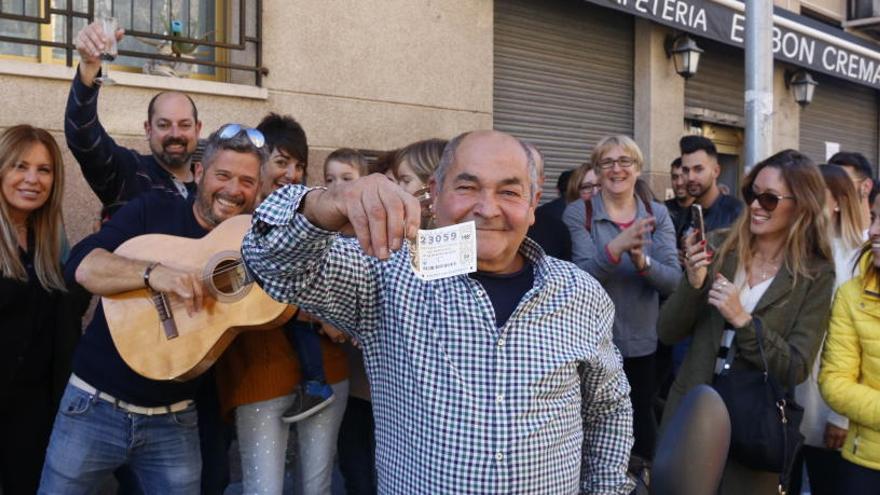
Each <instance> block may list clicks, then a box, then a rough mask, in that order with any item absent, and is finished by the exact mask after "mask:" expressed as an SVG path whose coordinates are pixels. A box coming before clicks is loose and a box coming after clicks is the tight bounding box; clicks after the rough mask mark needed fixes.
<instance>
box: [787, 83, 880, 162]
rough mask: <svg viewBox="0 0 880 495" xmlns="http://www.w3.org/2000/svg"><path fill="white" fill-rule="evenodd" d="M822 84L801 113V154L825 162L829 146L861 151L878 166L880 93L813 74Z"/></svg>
mask: <svg viewBox="0 0 880 495" xmlns="http://www.w3.org/2000/svg"><path fill="white" fill-rule="evenodd" d="M813 77H815V78H816V81H817V82H818V83H819V86H817V87H816V92H815V93H814V96H813V102H812V103H810V104H809V105H807V106H806V107H804V108H802V109H801V119H800V120H801V122H800V124H801V130H800V148H801V152H803V153H805V154H806V155H807V156H809V157H810V158H812V159H813V161H815V162H816V163H824V162H825V142H826V141H831V142H835V143H840V149H841V150H843V151H858V152H859V153H862V154H863V155H865V156H866V157H868V160H870V161H871V163H872V164H874V166H875V171H876V166H877V159H878V133H880V129H878V112H877V92H876V91H874V90H873V89H871V88H868V87H865V86H860V85H858V84H853V83H850V82H847V81H843V80H840V79H835V78H832V77H826V76H823V75H822V74H816V73H813Z"/></svg>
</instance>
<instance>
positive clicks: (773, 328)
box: [659, 150, 834, 494]
mask: <svg viewBox="0 0 880 495" xmlns="http://www.w3.org/2000/svg"><path fill="white" fill-rule="evenodd" d="M742 190H743V197H744V198H745V201H746V204H747V206H748V208H747V209H746V210H745V211H744V212H743V213H742V214H741V215H740V217H739V219H737V221H736V222H735V223H734V225H733V227H732V228H731V229H730V230H729V231H727V232H719V233H718V234H716V235H713V237H712V238H710V239H708V240H704V241H698V240H697V239H698V235H700V233H699V232H694V233H692V234H691V235H689V236H688V237H687V238H686V239H685V253H686V254H685V269H686V273H687V278H686V279H684V280H682V282H681V284H680V285H679V287H678V289H677V290H676V291H675V292H674V293H673V294H672V296H670V298H669V299H668V300H667V301H666V303H665V304H664V306H663V310H662V311H661V313H660V322H659V331H660V338H661V340H662V341H663V342H664V343H666V344H670V345H671V344H674V343H676V342H679V341H681V340H683V339H684V338H686V337H688V336H692V337H693V340H692V342H691V346H690V348H689V349H688V352H687V355H686V356H685V359H684V362H683V363H682V366H681V369H680V370H679V373H678V376H677V377H676V379H675V382H674V383H673V384H672V388H671V389H670V391H669V398H668V400H667V403H666V408H665V410H664V414H663V420H664V425H665V424H666V422H667V421H668V420H669V418H670V417H671V416H672V415H673V413H674V412H675V409H676V407H677V406H678V404H679V402H680V401H681V399H682V397H684V395H685V394H687V392H688V391H689V390H690V389H691V388H693V387H695V386H696V385H699V384H709V383H712V382H713V379H714V377H715V376H716V374H718V373H721V372H723V371H725V370H727V369H735V370H736V369H758V370H762V369H763V365H762V359H761V354H760V351H759V348H758V340H757V339H758V338H760V339H761V345H762V347H763V350H764V355H765V356H766V360H767V366H768V370H769V372H770V374H771V375H772V376H773V378H774V379H775V380H776V381H777V382H778V383H780V384H783V385H784V386H786V387H793V386H794V385H795V384H797V383H800V382H802V381H804V380H805V379H806V378H807V377H808V376H809V374H810V370H811V369H812V363H813V359H815V357H816V353H817V351H818V349H819V344H820V343H821V341H822V335H823V334H824V332H825V329H826V326H827V324H828V312H829V307H830V304H831V291H832V288H833V285H834V266H833V263H832V255H831V248H830V246H829V243H828V231H827V219H826V216H825V212H824V211H823V206H824V203H825V185H824V182H823V181H822V176H821V174H820V173H819V170H818V168H816V166H815V165H813V164H812V162H810V160H809V158H807V157H806V156H804V155H803V154H801V153H799V152H797V151H794V150H786V151H782V152H779V153H777V154H775V155H773V156H771V157H770V158H767V159H766V160H764V161H762V162H761V163H758V164H757V165H755V167H754V168H753V169H752V171H751V172H750V173H749V175H748V176H747V177H746V178H745V184H744V185H743V189H742ZM756 329H758V330H756ZM758 332H760V337H759V334H758ZM722 351H724V352H722ZM718 356H720V357H718ZM716 357H718V359H716ZM789 375H791V376H792V378H793V380H794V382H793V383H789ZM758 413H760V412H758V411H756V414H758ZM778 481H779V474H778V473H776V474H774V473H770V472H766V471H756V470H752V469H750V468H747V467H745V466H743V465H742V464H741V463H740V462H738V461H737V460H735V459H728V461H727V466H726V468H725V472H724V477H723V480H722V486H721V493H756V494H757V493H771V491H772V492H773V493H775V490H776V487H777V484H778Z"/></svg>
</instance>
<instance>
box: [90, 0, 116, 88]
mask: <svg viewBox="0 0 880 495" xmlns="http://www.w3.org/2000/svg"><path fill="white" fill-rule="evenodd" d="M100 21H101V28H102V29H103V30H104V36H106V37H107V38H108V39H110V44H109V46H104V50H103V51H102V52H101V56H100V58H101V76H100V77H96V78H95V81H97V82H98V83H100V84H101V85H102V86H105V85H111V84H116V81H114V80H113V79H112V78H111V77H110V62H112V61H114V60H116V56H117V55H118V54H119V48H118V47H117V46H116V31H117V30H118V29H119V23H118V21H117V20H116V18H115V17H101V20H100Z"/></svg>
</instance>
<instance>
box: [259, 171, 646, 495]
mask: <svg viewBox="0 0 880 495" xmlns="http://www.w3.org/2000/svg"><path fill="white" fill-rule="evenodd" d="M307 191H308V189H307V188H305V187H303V186H287V187H285V188H283V189H281V190H279V191H276V192H275V193H274V194H273V195H271V196H270V197H269V198H267V199H266V200H265V201H264V202H263V204H262V205H261V206H260V208H259V209H258V210H257V212H256V213H255V218H254V224H253V227H252V229H251V232H250V233H249V234H248V235H247V236H246V237H245V240H244V244H243V246H242V254H243V255H244V258H245V261H246V262H247V265H248V267H249V269H250V270H251V271H252V272H253V273H254V275H255V276H256V277H257V279H258V280H259V281H260V283H261V285H262V287H263V288H264V289H265V290H266V291H267V292H268V293H269V294H270V295H271V296H272V297H274V298H275V299H278V300H279V301H284V302H287V303H294V304H298V305H299V306H300V307H302V308H303V309H304V310H306V311H308V312H309V313H312V314H314V315H317V316H318V317H320V318H321V319H324V320H326V321H328V322H330V323H331V324H333V325H335V326H337V327H338V328H340V329H342V330H344V331H346V332H348V333H350V334H352V335H354V336H356V337H357V339H358V340H359V342H360V343H361V347H362V349H363V351H364V359H365V361H366V368H367V374H368V376H369V379H370V386H371V390H372V396H373V406H374V414H375V420H376V463H377V471H378V477H379V490H380V492H382V493H407V494H410V493H411V494H416V493H474V494H502V493H505V494H507V493H523V494H541V493H546V494H563V493H579V492H580V493H602V494H618V493H620V494H623V493H629V490H630V489H631V483H630V481H629V479H628V478H627V476H626V467H627V461H628V458H629V452H630V448H631V446H632V408H631V405H630V401H629V385H628V383H627V381H626V377H625V375H624V373H623V369H622V360H621V357H620V354H619V353H618V351H617V349H616V348H615V347H614V345H613V344H612V341H611V325H612V321H613V318H614V306H613V304H612V303H611V300H610V299H609V298H608V296H607V294H606V293H605V291H604V290H603V289H602V288H601V286H600V285H599V284H598V283H597V282H596V281H595V280H594V279H593V278H591V277H590V276H589V275H587V274H586V273H584V272H583V271H581V270H579V269H578V268H577V267H575V266H574V265H571V264H569V263H566V262H562V261H559V260H556V259H554V258H550V257H547V256H545V255H544V254H543V252H542V251H541V249H540V248H539V247H538V246H537V244H535V243H534V242H532V241H530V240H525V241H524V243H523V245H522V246H521V248H520V252H521V253H522V254H523V255H524V256H525V257H526V258H527V259H528V260H530V261H531V262H532V263H533V264H534V270H535V273H534V278H535V282H534V287H532V288H531V289H530V290H529V291H528V292H527V293H526V294H525V296H523V299H522V300H521V301H520V302H519V304H518V306H517V308H516V309H515V310H514V312H513V314H512V315H511V317H510V319H509V320H508V321H507V322H506V323H505V324H504V325H503V326H502V327H500V328H498V327H496V325H495V316H494V313H493V310H492V305H491V302H490V300H489V297H488V296H487V295H486V293H485V291H484V290H483V289H482V287H481V285H480V284H479V282H477V281H476V280H473V279H471V278H470V277H468V276H466V275H461V276H456V277H450V278H446V279H442V280H435V281H431V282H425V281H422V280H420V279H418V278H417V277H416V276H415V275H414V273H413V272H412V269H411V266H410V261H409V253H408V252H407V251H406V249H403V250H401V251H399V252H397V253H394V254H393V255H392V257H391V259H389V260H388V261H384V262H383V261H379V260H378V259H376V258H372V257H369V256H367V255H365V254H364V253H363V251H362V250H361V249H360V247H359V245H358V244H357V242H356V241H355V240H354V239H351V238H344V237H341V236H339V235H338V234H336V233H332V232H327V231H324V230H322V229H319V228H317V227H315V226H314V225H312V224H310V223H309V222H308V221H307V220H306V219H305V217H304V216H302V215H299V214H297V213H296V210H297V208H298V207H299V204H300V202H301V200H302V198H303V196H304V195H305V193H306V192H307Z"/></svg>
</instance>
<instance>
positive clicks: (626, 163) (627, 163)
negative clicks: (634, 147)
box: [597, 156, 636, 170]
mask: <svg viewBox="0 0 880 495" xmlns="http://www.w3.org/2000/svg"><path fill="white" fill-rule="evenodd" d="M635 162H636V161H635V160H633V159H632V158H630V157H628V156H621V157H618V158H603V159H601V160H599V163H597V165H598V166H599V168H601V169H603V170H608V169H609V168H611V167H613V166H614V164H615V163H616V164H618V165H620V168H630V167H632V166H633V164H634V163H635Z"/></svg>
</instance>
